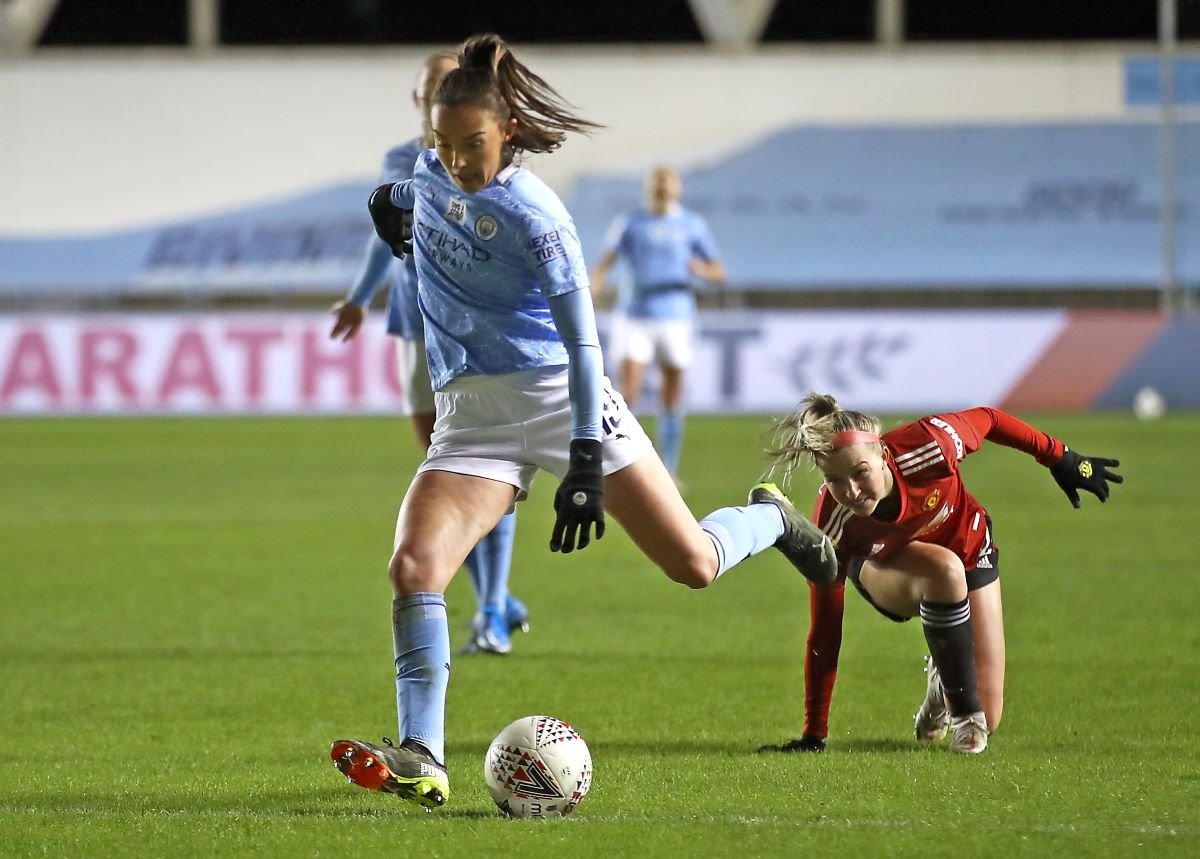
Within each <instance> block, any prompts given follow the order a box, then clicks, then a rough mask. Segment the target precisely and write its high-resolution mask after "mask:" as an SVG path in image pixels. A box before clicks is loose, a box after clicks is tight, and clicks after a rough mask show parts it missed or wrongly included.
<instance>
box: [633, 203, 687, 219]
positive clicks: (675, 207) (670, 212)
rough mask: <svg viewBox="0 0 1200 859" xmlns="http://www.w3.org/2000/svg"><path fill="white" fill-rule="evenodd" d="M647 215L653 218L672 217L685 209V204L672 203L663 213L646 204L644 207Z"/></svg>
mask: <svg viewBox="0 0 1200 859" xmlns="http://www.w3.org/2000/svg"><path fill="white" fill-rule="evenodd" d="M642 210H643V211H644V212H645V213H646V214H647V215H649V216H650V217H652V218H671V217H674V216H675V215H678V214H679V213H680V212H682V211H683V206H682V205H681V204H680V203H672V204H671V205H669V206H667V210H666V211H665V212H663V213H662V214H661V215H660V214H658V213H657V212H655V211H654V210H653V209H651V208H650V207H649V206H644V207H643V209H642Z"/></svg>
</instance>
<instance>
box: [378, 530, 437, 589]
mask: <svg viewBox="0 0 1200 859" xmlns="http://www.w3.org/2000/svg"><path fill="white" fill-rule="evenodd" d="M435 567H436V561H435V559H434V558H433V557H432V554H431V553H430V552H429V551H428V550H427V549H423V548H421V547H420V546H414V545H410V544H407V543H405V542H403V541H402V542H401V543H400V545H399V546H397V547H396V551H394V552H393V553H392V559H391V560H390V561H389V562H388V580H389V581H390V582H391V584H392V593H394V594H396V595H397V596H399V595H402V594H415V593H428V592H430V591H435V590H439V588H437V587H436V583H435V579H436V576H435V575H434V574H433V571H434V568H435Z"/></svg>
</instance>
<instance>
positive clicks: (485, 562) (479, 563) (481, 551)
mask: <svg viewBox="0 0 1200 859" xmlns="http://www.w3.org/2000/svg"><path fill="white" fill-rule="evenodd" d="M485 540H487V537H484V538H483V540H480V541H479V542H478V543H476V544H475V548H474V549H472V550H471V551H470V553H469V554H468V555H467V560H466V561H465V563H464V566H465V567H466V568H467V574H468V575H469V576H470V577H471V590H473V591H474V592H475V611H476V612H481V611H483V598H484V595H485V594H486V593H487V584H486V583H487V579H488V567H489V565H490V564H489V561H490V557H489V556H490V554H491V553H490V552H489V551H488V547H487V546H485V545H484V541H485Z"/></svg>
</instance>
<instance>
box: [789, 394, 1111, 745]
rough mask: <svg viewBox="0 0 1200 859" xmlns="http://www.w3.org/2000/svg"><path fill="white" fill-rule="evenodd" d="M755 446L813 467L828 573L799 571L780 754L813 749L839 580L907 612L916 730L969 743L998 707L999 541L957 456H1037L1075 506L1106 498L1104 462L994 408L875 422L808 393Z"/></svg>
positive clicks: (976, 741) (834, 633) (819, 730)
mask: <svg viewBox="0 0 1200 859" xmlns="http://www.w3.org/2000/svg"><path fill="white" fill-rule="evenodd" d="M775 429H776V444H775V447H774V449H772V450H770V451H769V454H770V456H771V457H772V458H773V460H774V467H775V469H776V470H779V471H781V472H782V473H783V474H784V475H785V476H786V475H788V474H790V473H791V472H792V471H793V470H794V469H795V468H796V467H797V466H798V465H799V464H800V463H801V462H809V463H812V464H815V466H816V467H817V468H818V469H819V470H820V471H821V473H822V474H823V475H824V478H825V482H824V485H823V486H822V487H821V490H820V492H819V494H818V496H817V502H816V510H815V514H814V515H813V521H815V522H816V523H817V525H818V526H819V527H820V528H821V529H822V531H824V532H825V534H826V535H828V536H829V538H830V539H831V540H832V541H833V544H834V546H835V547H836V551H837V558H838V577H837V580H836V581H834V582H833V583H832V584H825V585H821V584H817V583H812V582H810V590H811V596H812V601H811V626H810V629H809V637H808V647H807V649H806V651H805V664H804V680H805V727H804V736H803V737H801V738H800V739H798V740H793V741H792V742H790V743H787V744H785V745H783V746H774V747H767V748H773V749H777V750H781V751H821V750H822V749H823V748H824V747H825V738H826V737H827V736H828V733H829V704H830V698H831V696H832V693H833V684H834V680H835V679H836V676H837V664H838V651H839V650H840V648H841V642H842V610H843V599H844V595H845V582H846V580H847V579H848V580H849V581H850V582H851V583H852V584H853V585H854V587H855V588H856V589H857V590H858V592H859V593H860V594H861V595H862V596H863V597H864V598H865V599H866V600H867V602H869V603H870V604H871V605H872V606H873V607H874V608H875V609H876V610H877V611H879V613H880V614H882V615H884V616H885V617H887V618H890V619H891V620H894V621H907V620H909V619H910V618H913V617H918V616H919V617H920V618H921V625H922V629H923V630H924V633H925V640H926V642H927V644H928V646H929V654H930V655H929V656H928V657H926V694H925V700H924V701H923V702H922V704H921V706H920V708H919V710H918V711H917V714H916V716H915V717H914V719H915V723H916V724H915V731H916V736H917V739H918V740H920V741H925V742H933V741H937V740H941V739H942V738H943V737H945V736H946V735H947V733H950V734H951V735H952V739H951V744H950V748H951V750H952V751H955V752H961V753H965V754H976V753H979V752H982V751H983V750H984V749H986V748H987V744H988V737H989V735H990V734H991V732H992V731H995V730H996V727H997V726H998V725H999V724H1000V717H1001V714H1002V712H1003V709H1004V664H1005V657H1004V618H1003V612H1002V609H1001V601H1000V552H999V549H998V548H997V547H996V543H995V541H994V540H993V536H992V521H991V518H990V517H989V516H988V514H987V511H986V510H985V509H984V508H983V506H982V505H981V504H980V503H979V502H978V501H976V500H975V498H974V497H973V496H972V495H971V494H970V493H969V492H968V491H967V488H966V486H964V485H963V480H962V476H961V474H960V473H959V463H960V462H961V461H962V460H963V459H964V458H965V457H966V456H967V455H969V454H971V453H974V452H975V451H977V450H979V449H980V447H981V446H982V445H983V442H984V440H985V439H986V440H988V441H991V442H993V443H996V444H1002V445H1005V446H1007V447H1012V448H1016V449H1017V450H1020V451H1022V452H1024V453H1027V454H1029V455H1030V456H1032V457H1033V458H1034V459H1035V460H1036V461H1037V462H1038V463H1039V464H1041V465H1043V466H1045V467H1047V468H1048V469H1049V471H1050V475H1051V476H1052V477H1053V478H1054V480H1055V481H1056V482H1057V483H1058V485H1059V486H1060V487H1061V488H1062V490H1063V492H1064V493H1066V495H1067V498H1068V500H1070V502H1071V504H1072V505H1074V506H1075V507H1079V506H1080V498H1079V492H1080V490H1083V491H1085V492H1090V493H1092V494H1093V495H1095V496H1096V497H1097V498H1099V499H1100V501H1106V500H1107V499H1108V494H1109V489H1110V486H1109V484H1110V483H1121V482H1122V480H1123V478H1122V477H1121V475H1119V474H1117V473H1115V472H1113V471H1111V469H1112V468H1115V467H1117V466H1118V465H1119V464H1120V463H1118V462H1117V461H1116V460H1114V459H1101V458H1099V457H1094V456H1084V455H1082V454H1080V453H1077V452H1076V451H1074V450H1071V449H1069V448H1067V447H1066V446H1065V445H1064V444H1063V443H1062V442H1061V441H1059V440H1057V439H1055V438H1052V437H1051V436H1049V435H1047V434H1046V433H1044V432H1041V431H1040V430H1037V429H1035V428H1034V427H1032V426H1029V425H1028V424H1026V423H1024V422H1022V421H1020V420H1018V419H1017V418H1015V417H1013V416H1012V415H1009V414H1006V413H1004V412H1002V411H1000V410H999V409H993V408H986V407H981V408H973V409H967V410H966V411H962V412H949V413H945V414H939V415H929V416H927V417H924V418H921V419H920V420H918V421H914V422H912V423H909V424H905V425H903V426H901V427H898V428H896V429H894V430H891V431H889V432H886V433H885V432H882V430H881V425H880V423H879V421H878V419H876V418H874V417H870V416H868V415H864V414H862V413H861V412H855V411H850V410H847V409H843V408H842V407H841V406H839V405H838V403H837V400H835V399H834V398H833V397H831V396H828V395H824V394H810V395H809V396H808V397H807V398H806V399H805V400H804V401H803V402H802V403H801V404H800V406H799V407H798V408H797V409H796V410H795V411H794V412H793V413H792V414H791V415H789V416H788V417H787V418H785V419H783V420H782V421H780V422H779V423H778V424H777V425H776V427H775Z"/></svg>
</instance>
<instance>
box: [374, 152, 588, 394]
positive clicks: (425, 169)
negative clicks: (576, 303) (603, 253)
mask: <svg viewBox="0 0 1200 859" xmlns="http://www.w3.org/2000/svg"><path fill="white" fill-rule="evenodd" d="M391 199H392V202H393V203H394V204H395V205H397V206H400V207H401V208H411V209H413V220H414V228H413V245H414V248H415V254H414V255H415V258H416V271H417V295H418V304H419V305H420V308H421V315H422V317H423V319H424V322H425V347H426V353H427V355H428V358H429V374H430V378H431V380H432V382H433V387H434V390H441V389H442V388H443V387H445V386H446V384H447V383H449V382H450V381H451V380H453V379H454V378H455V377H457V376H460V375H463V374H468V373H474V374H483V375H498V374H503V373H514V372H517V371H520V370H529V369H533V368H535V367H550V366H565V365H566V364H567V363H568V360H567V351H566V347H565V346H564V345H563V342H562V338H561V337H559V335H558V331H557V330H556V329H555V327H554V320H553V319H552V318H551V315H550V307H549V305H548V304H547V302H546V299H547V298H548V297H552V296H555V295H565V294H566V293H569V292H572V291H574V290H578V289H586V288H587V286H588V278H587V269H586V267H585V265H584V260H583V252H582V250H581V248H580V245H579V237H578V236H577V235H576V232H575V224H574V223H573V222H572V220H571V216H570V215H569V214H568V213H567V210H566V208H565V207H564V206H563V204H562V202H561V201H560V200H559V199H558V197H557V196H556V195H555V194H554V192H553V191H551V190H550V188H549V187H547V186H546V184H545V183H544V182H542V181H541V180H540V179H538V178H537V177H536V176H534V175H533V174H532V173H530V172H529V171H528V170H526V169H525V168H523V167H518V166H516V165H510V166H509V167H506V168H505V169H504V170H502V171H501V172H500V173H499V174H498V175H497V176H496V178H495V179H494V180H492V182H490V183H489V184H488V186H487V187H486V188H483V189H482V190H481V191H479V192H477V193H475V194H467V193H465V192H463V191H462V190H461V189H459V187H458V186H457V185H455V184H454V181H453V180H452V179H451V178H450V176H449V174H447V173H446V170H445V168H444V167H443V166H442V164H441V162H440V161H439V160H438V158H437V154H436V153H435V152H433V151H432V150H430V151H426V152H424V153H422V154H421V156H420V157H419V158H418V159H417V164H416V168H415V170H414V173H413V178H412V180H410V181H408V182H402V183H400V184H398V185H397V186H396V187H395V188H394V189H393V191H392V198H391Z"/></svg>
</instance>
